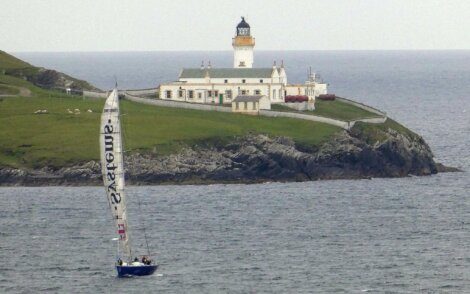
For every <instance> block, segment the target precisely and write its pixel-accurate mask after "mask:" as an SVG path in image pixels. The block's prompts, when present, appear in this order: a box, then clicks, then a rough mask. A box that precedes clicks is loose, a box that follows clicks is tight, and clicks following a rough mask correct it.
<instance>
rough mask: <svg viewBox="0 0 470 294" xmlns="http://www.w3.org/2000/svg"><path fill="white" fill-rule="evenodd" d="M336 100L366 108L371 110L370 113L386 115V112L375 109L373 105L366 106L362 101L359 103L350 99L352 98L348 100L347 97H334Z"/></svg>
mask: <svg viewBox="0 0 470 294" xmlns="http://www.w3.org/2000/svg"><path fill="white" fill-rule="evenodd" d="M336 100H339V101H341V102H343V103H346V104H351V105H354V106H356V107H359V108H362V109H364V110H367V111H369V112H372V113H375V114H378V115H381V116H387V114H386V113H385V112H382V111H380V110H378V109H375V108H373V107H370V106H367V105H365V104H362V103H359V102H356V101H352V100H349V99H346V98H341V97H336Z"/></svg>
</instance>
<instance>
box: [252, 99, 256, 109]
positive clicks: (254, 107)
mask: <svg viewBox="0 0 470 294" xmlns="http://www.w3.org/2000/svg"><path fill="white" fill-rule="evenodd" d="M252 103H253V110H256V102H254V101H253V102H252Z"/></svg>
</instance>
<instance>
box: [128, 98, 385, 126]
mask: <svg viewBox="0 0 470 294" xmlns="http://www.w3.org/2000/svg"><path fill="white" fill-rule="evenodd" d="M124 96H125V98H126V99H127V100H129V101H133V102H137V103H142V104H147V105H156V106H163V107H171V108H183V109H195V110H204V111H219V112H230V113H233V112H232V108H231V107H224V106H219V105H207V104H195V103H187V102H177V101H168V100H160V99H158V100H157V99H148V98H140V97H136V96H132V95H129V94H128V93H126V92H125V93H124ZM258 113H259V115H262V116H266V117H288V118H296V119H303V120H309V121H316V122H321V123H325V124H329V125H333V126H337V127H340V128H342V129H345V130H349V129H351V128H352V127H353V126H354V124H355V123H356V122H358V121H361V122H365V123H371V124H381V123H384V122H385V121H386V120H387V117H386V116H384V117H377V118H364V119H358V120H354V121H349V122H347V121H342V120H337V119H332V118H328V117H323V116H317V115H310V114H302V113H293V112H282V111H271V110H260V111H259V112H258Z"/></svg>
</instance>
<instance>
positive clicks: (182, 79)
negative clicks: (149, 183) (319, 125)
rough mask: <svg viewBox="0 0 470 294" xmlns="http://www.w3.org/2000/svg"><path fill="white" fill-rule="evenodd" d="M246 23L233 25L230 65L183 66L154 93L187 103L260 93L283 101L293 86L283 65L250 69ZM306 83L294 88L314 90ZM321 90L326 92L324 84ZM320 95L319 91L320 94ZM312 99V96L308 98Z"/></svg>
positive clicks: (226, 100) (218, 101)
mask: <svg viewBox="0 0 470 294" xmlns="http://www.w3.org/2000/svg"><path fill="white" fill-rule="evenodd" d="M250 29H251V28H250V26H249V24H248V23H247V22H246V21H245V19H244V18H242V21H241V22H240V23H239V24H238V25H237V27H236V30H235V32H236V33H235V34H236V35H235V37H234V38H233V39H232V46H233V48H234V67H233V68H213V67H212V66H211V64H210V62H209V63H208V64H207V66H205V65H204V62H203V63H202V64H201V66H200V67H199V68H183V69H182V70H181V71H180V74H179V76H178V80H177V81H174V82H169V83H164V84H161V85H160V86H159V89H158V96H159V98H160V99H164V100H175V101H185V102H191V103H209V104H210V103H214V104H230V103H231V102H232V101H233V99H234V98H235V97H237V96H239V95H240V96H247V95H248V96H250V95H251V96H252V95H256V96H259V95H264V96H266V97H267V99H268V100H269V101H270V103H283V102H284V97H285V95H286V94H287V90H289V92H293V91H294V90H291V89H294V88H289V87H288V85H287V74H286V71H285V69H284V64H283V62H281V65H280V66H277V65H276V62H274V64H273V66H272V67H263V68H256V67H255V68H254V67H252V66H253V48H254V45H255V42H254V38H253V37H252V36H251V32H250ZM312 85H314V84H311V83H310V84H309V86H308V87H307V86H305V87H302V86H299V87H297V88H295V90H298V91H303V92H305V95H309V97H310V94H308V93H314V91H312V90H311V87H312ZM324 85H325V91H326V84H324ZM321 94H322V93H321ZM312 99H314V97H312Z"/></svg>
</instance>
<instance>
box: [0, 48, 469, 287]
mask: <svg viewBox="0 0 470 294" xmlns="http://www.w3.org/2000/svg"><path fill="white" fill-rule="evenodd" d="M16 55H17V56H18V57H20V58H24V59H26V60H27V61H29V62H31V63H33V64H35V65H39V66H45V67H48V68H54V69H57V70H60V71H63V72H66V73H68V74H71V75H73V76H77V77H79V78H82V79H86V80H88V81H90V82H91V83H93V84H95V85H96V86H98V87H101V88H110V87H112V86H113V84H114V78H113V76H114V75H116V76H117V77H118V80H119V84H120V87H122V88H150V87H155V86H156V85H157V84H158V83H161V82H164V81H171V80H175V79H177V75H178V71H179V69H180V68H181V67H183V66H186V67H198V66H199V65H200V62H201V60H206V61H207V60H211V64H212V65H213V66H214V67H217V66H219V67H223V66H225V67H229V66H230V64H231V53H230V52H125V53H20V54H16ZM273 60H277V62H278V64H279V62H280V60H284V65H285V67H286V70H287V74H288V79H289V81H290V82H302V81H303V80H305V78H306V74H307V71H308V67H309V66H312V68H313V69H314V70H315V71H316V72H317V73H319V74H321V75H322V77H323V78H324V80H325V81H326V82H328V83H329V84H330V91H331V92H334V93H336V94H338V95H340V96H345V97H349V98H353V99H356V100H358V101H361V102H364V103H367V104H370V105H372V106H375V107H378V108H380V109H382V110H385V111H387V113H388V115H389V116H390V117H393V118H395V119H397V120H398V121H400V122H401V123H403V124H405V125H406V126H408V127H410V128H411V129H412V130H414V131H415V132H417V133H419V134H421V135H422V136H423V137H424V139H425V140H426V141H427V142H428V143H429V144H430V147H431V148H432V150H433V151H434V154H435V156H436V159H437V160H438V161H440V162H442V163H444V164H446V165H451V166H455V167H459V168H461V169H463V170H464V171H465V172H463V173H446V174H438V175H433V176H428V177H408V178H400V179H372V180H337V181H317V182H304V183H265V184H256V185H209V186H153V187H150V186H141V187H130V188H129V193H128V194H129V215H130V225H131V235H132V236H133V237H135V238H134V241H133V243H134V245H135V247H136V249H137V250H139V252H140V253H142V252H145V250H144V248H145V245H144V241H143V231H142V227H143V225H145V227H146V229H147V235H148V236H149V241H150V248H151V251H153V252H155V253H156V254H155V256H156V259H157V261H158V263H159V264H160V268H159V269H158V271H157V274H155V275H153V276H149V277H143V278H133V279H117V278H116V272H115V270H114V268H113V262H114V260H115V258H116V257H115V248H116V243H115V241H113V240H112V239H113V238H114V237H115V235H114V231H113V226H112V220H111V219H110V214H109V211H108V206H107V203H106V200H105V197H104V191H103V188H102V187H39V188H21V187H16V188H0V260H1V265H0V292H6V293H17V292H24V293H30V292H38V291H51V292H83V293H90V292H135V293H140V292H157V291H160V292H165V293H166V292H168V293H171V292H173V293H187V292H200V293H208V292H213V293H220V292H243V293H246V292H270V293H273V292H274V293H275V292H278V293H286V292H288V293H303V292H314V293H321V292H338V293H361V292H366V291H368V292H372V293H376V292H391V293H395V292H398V293H416V292H426V293H427V292H438V293H441V292H449V293H454V292H462V293H464V292H469V291H470V254H469V252H470V245H469V244H470V232H469V229H470V221H469V219H470V203H469V192H468V191H470V180H469V176H468V170H470V151H469V146H470V113H469V112H470V97H469V96H470V94H469V93H470V51H355V52H348V51H325V52H320V51H289V52H274V51H273V52H256V54H255V65H256V66H271V65H272V61H273ZM139 201H140V205H139Z"/></svg>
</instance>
